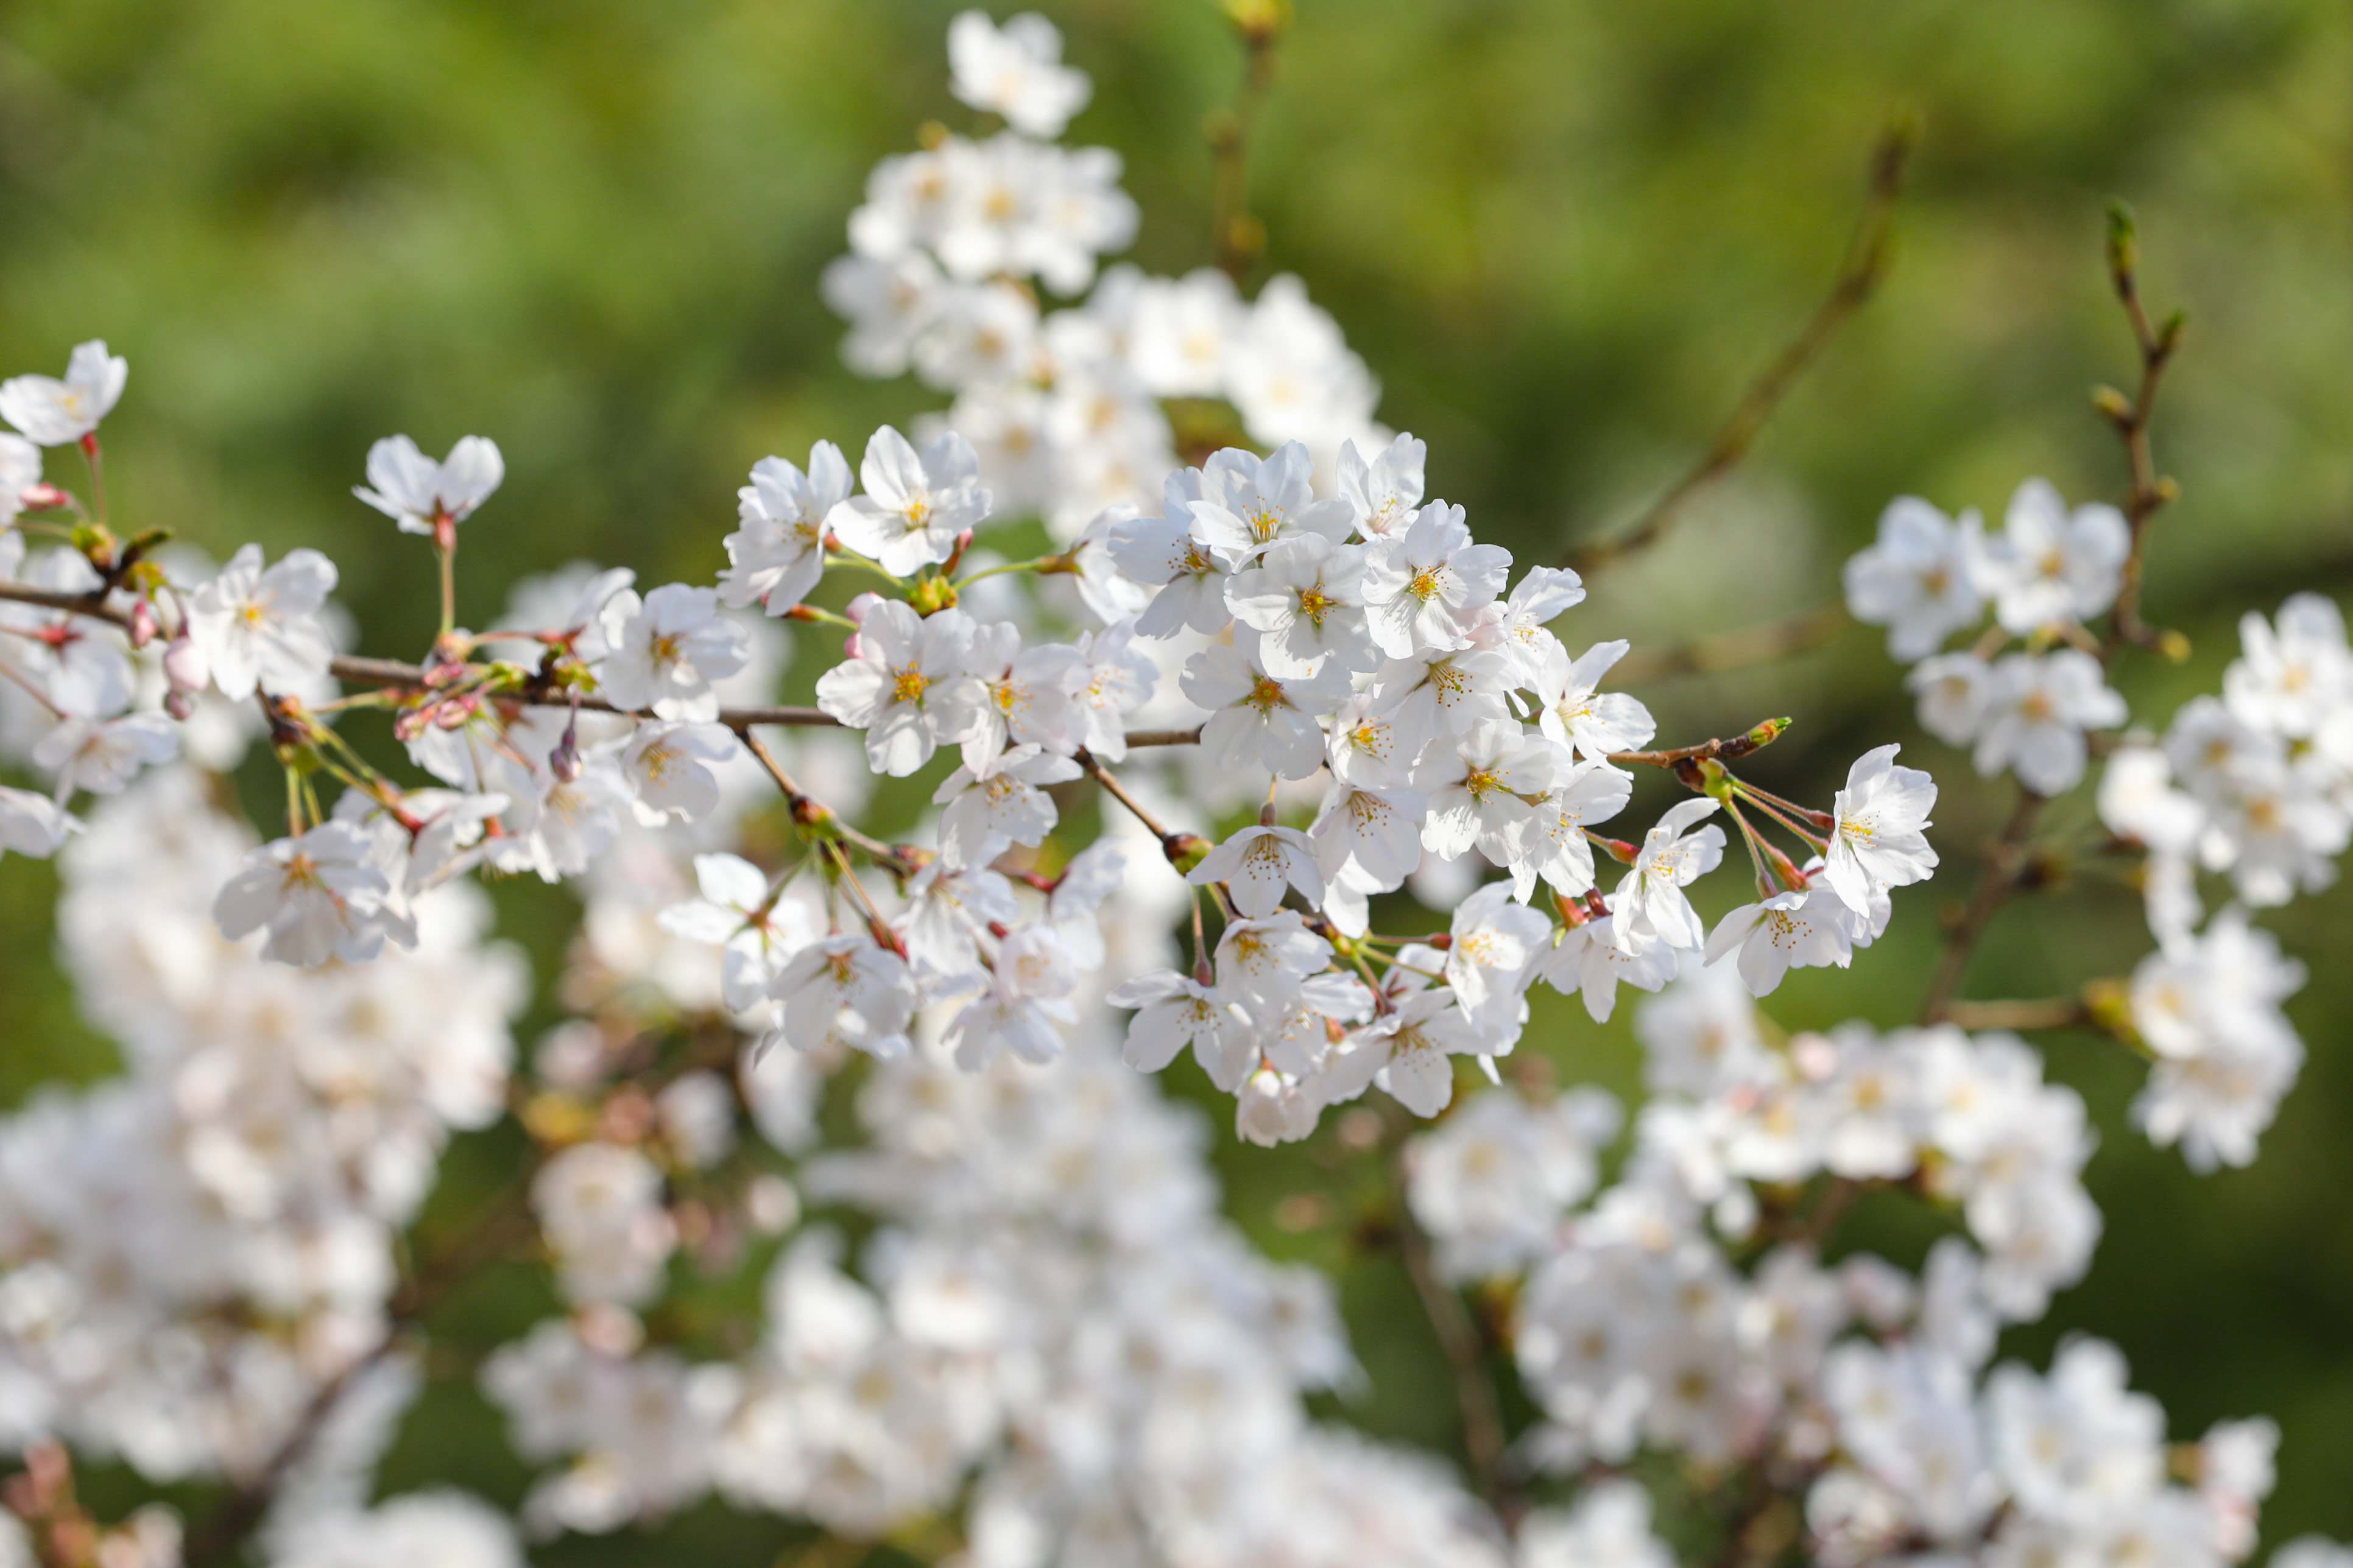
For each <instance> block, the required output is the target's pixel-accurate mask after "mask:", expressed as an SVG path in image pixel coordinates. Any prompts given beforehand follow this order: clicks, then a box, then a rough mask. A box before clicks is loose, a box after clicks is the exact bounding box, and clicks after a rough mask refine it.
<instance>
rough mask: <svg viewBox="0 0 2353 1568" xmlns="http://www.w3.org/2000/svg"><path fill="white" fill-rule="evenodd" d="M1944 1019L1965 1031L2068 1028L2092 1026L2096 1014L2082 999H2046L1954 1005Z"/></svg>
mask: <svg viewBox="0 0 2353 1568" xmlns="http://www.w3.org/2000/svg"><path fill="white" fill-rule="evenodd" d="M1945 1017H1946V1021H1947V1022H1948V1023H1954V1024H1958V1025H1959V1026H1961V1027H1962V1028H1964V1029H2066V1028H2072V1027H2073V1026H2076V1025H2078V1024H2088V1023H2091V1022H2092V1021H2093V1013H2092V1009H2091V1006H2090V1005H2088V1004H2087V1003H2085V1002H2084V999H2083V998H2082V997H2080V996H2045V997H2038V998H2035V999H2034V1000H2031V1001H2003V1002H1955V1003H1953V1004H1952V1005H1949V1006H1948V1007H1947V1008H1946V1009H1945Z"/></svg>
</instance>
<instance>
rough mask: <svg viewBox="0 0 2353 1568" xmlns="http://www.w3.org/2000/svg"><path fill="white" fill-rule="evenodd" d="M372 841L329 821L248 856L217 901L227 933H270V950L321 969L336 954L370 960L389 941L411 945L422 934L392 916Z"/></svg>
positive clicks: (267, 953)
mask: <svg viewBox="0 0 2353 1568" xmlns="http://www.w3.org/2000/svg"><path fill="white" fill-rule="evenodd" d="M372 862H373V856H372V853H371V849H370V846H369V843H368V839H367V837H366V836H365V835H364V834H363V833H362V832H361V831H360V830H359V829H357V828H355V827H353V826H351V825H350V824H349V823H343V822H326V823H322V824H320V825H319V826H316V827H313V828H311V830H310V831H309V832H307V833H304V834H302V835H301V836H300V837H293V838H280V839H279V840H277V841H276V842H275V843H271V844H267V845H264V846H263V847H260V848H259V849H256V850H254V851H252V852H251V853H250V854H248V855H247V856H246V857H245V860H244V865H243V868H241V869H240V870H239V871H238V872H237V875H236V876H234V877H232V878H230V879H229V880H228V882H227V885H226V886H225V887H223V888H222V889H221V890H220V897H219V899H218V900H216V902H215V903H214V905H213V915H214V918H215V919H216V921H218V922H219V924H220V931H221V934H222V935H223V936H225V937H227V938H228V939H229V940H230V941H231V942H235V941H237V939H239V938H240V937H244V936H248V935H250V934H251V933H252V932H254V931H265V932H266V933H267V940H266V941H265V942H264V943H263V944H262V955H263V956H264V957H266V958H269V959H272V960H275V961H276V962H278V963H292V964H299V965H301V967H303V968H306V969H307V968H315V967H317V966H318V965H319V964H322V963H326V962H327V960H329V959H331V958H340V959H343V960H344V961H345V962H347V963H365V962H366V961H368V960H369V959H372V958H374V957H375V955H376V954H377V953H378V952H382V951H383V949H384V944H385V940H386V939H387V938H389V939H391V940H393V941H395V942H398V943H399V944H400V945H402V946H404V947H406V946H408V945H411V943H413V942H414V941H415V937H414V933H413V932H410V931H405V930H403V929H402V928H401V926H400V925H399V923H398V922H396V921H395V920H394V919H393V918H392V916H391V914H390V910H389V909H388V908H387V905H386V899H387V898H388V896H389V895H390V893H391V891H392V886H391V884H390V883H389V882H388V881H386V880H385V876H384V873H382V872H381V871H379V870H377V869H376V868H375V865H374V864H373V863H372Z"/></svg>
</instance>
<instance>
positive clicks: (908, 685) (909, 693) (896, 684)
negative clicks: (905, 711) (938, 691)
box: [891, 664, 931, 702]
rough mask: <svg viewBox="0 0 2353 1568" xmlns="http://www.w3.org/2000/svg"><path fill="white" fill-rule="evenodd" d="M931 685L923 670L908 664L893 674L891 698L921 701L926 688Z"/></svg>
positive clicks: (896, 700) (900, 700) (894, 699)
mask: <svg viewBox="0 0 2353 1568" xmlns="http://www.w3.org/2000/svg"><path fill="white" fill-rule="evenodd" d="M930 685H931V681H930V680H928V679H925V678H924V675H923V671H922V670H920V669H918V668H915V667H914V666H913V665H912V664H911V665H908V666H906V667H905V668H902V669H901V670H899V671H898V672H897V673H896V674H895V675H893V676H892V680H891V699H892V701H894V702H921V701H922V700H923V690H924V689H925V688H926V687H928V686H930Z"/></svg>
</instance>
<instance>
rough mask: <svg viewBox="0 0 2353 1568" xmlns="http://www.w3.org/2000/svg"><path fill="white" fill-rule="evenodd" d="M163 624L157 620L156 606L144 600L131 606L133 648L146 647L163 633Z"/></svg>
mask: <svg viewBox="0 0 2353 1568" xmlns="http://www.w3.org/2000/svg"><path fill="white" fill-rule="evenodd" d="M163 629H164V627H163V623H162V622H160V621H158V620H156V618H155V606H154V605H153V604H152V603H151V602H149V601H148V600H145V599H142V600H140V601H139V602H138V603H137V604H135V605H132V606H131V646H132V647H146V646H147V645H148V644H149V643H151V642H153V641H154V640H155V638H156V637H158V636H159V635H161V633H162V632H163Z"/></svg>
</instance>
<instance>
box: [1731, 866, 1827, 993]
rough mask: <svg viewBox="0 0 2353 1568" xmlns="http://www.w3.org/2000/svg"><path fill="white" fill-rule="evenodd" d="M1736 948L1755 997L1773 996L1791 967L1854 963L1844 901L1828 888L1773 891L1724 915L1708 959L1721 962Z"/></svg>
mask: <svg viewBox="0 0 2353 1568" xmlns="http://www.w3.org/2000/svg"><path fill="white" fill-rule="evenodd" d="M1735 949H1737V950H1738V951H1739V953H1740V963H1739V970H1740V978H1741V980H1742V981H1743V982H1744V983H1745V984H1746V985H1747V987H1748V992H1749V994H1750V995H1752V996H1769V995H1771V994H1773V991H1774V990H1775V988H1776V987H1778V985H1779V984H1781V977H1782V976H1783V975H1784V974H1787V973H1788V972H1789V971H1790V970H1791V969H1815V968H1820V967H1822V966H1824V965H1826V964H1836V965H1837V966H1838V967H1839V968H1841V969H1844V968H1845V967H1846V966H1847V965H1848V964H1849V963H1852V962H1853V961H1854V938H1853V936H1852V934H1851V932H1850V930H1849V917H1848V913H1847V909H1846V905H1845V904H1844V903H1842V902H1841V900H1839V898H1838V896H1837V895H1836V894H1835V893H1833V892H1831V889H1828V888H1827V887H1823V888H1815V889H1809V890H1808V891H1805V892H1780V893H1775V894H1774V895H1773V896H1772V897H1771V898H1768V899H1767V900H1764V902H1762V903H1756V904H1743V905H1741V906H1740V907H1739V908H1738V909H1736V910H1733V911H1732V912H1731V913H1730V914H1728V915H1726V916H1725V917H1724V919H1723V920H1721V921H1717V922H1716V927H1715V931H1714V932H1713V933H1712V934H1711V935H1710V936H1709V937H1708V939H1707V962H1708V963H1720V962H1721V961H1722V960H1723V959H1724V958H1725V956H1726V955H1728V954H1730V953H1731V952H1733V951H1734V950H1735Z"/></svg>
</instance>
